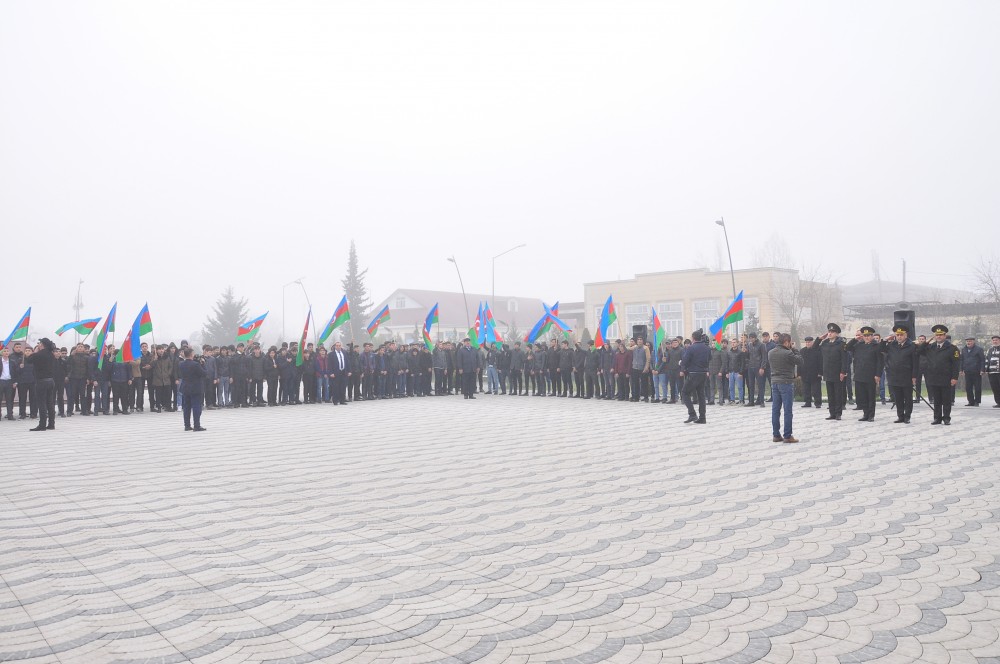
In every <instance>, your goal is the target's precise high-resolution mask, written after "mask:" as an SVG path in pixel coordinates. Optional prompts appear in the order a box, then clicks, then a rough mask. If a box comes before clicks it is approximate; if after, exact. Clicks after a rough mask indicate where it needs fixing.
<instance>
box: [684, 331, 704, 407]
mask: <svg viewBox="0 0 1000 664" xmlns="http://www.w3.org/2000/svg"><path fill="white" fill-rule="evenodd" d="M691 341H692V343H691V347H690V348H688V349H687V352H686V353H684V357H683V358H682V359H681V376H682V377H683V378H684V390H683V392H682V393H681V398H682V399H683V401H684V405H685V406H687V409H688V418H687V420H685V421H684V423H685V424H688V423H694V424H705V390H706V388H707V387H708V365H709V363H710V362H711V361H712V351H711V349H709V347H708V341H707V339H705V334H704V332H703V331H702V330H701V329H697V330H695V331H694V332H692V333H691ZM695 398H697V399H698V414H697V415H696V414H695V412H694V399H695Z"/></svg>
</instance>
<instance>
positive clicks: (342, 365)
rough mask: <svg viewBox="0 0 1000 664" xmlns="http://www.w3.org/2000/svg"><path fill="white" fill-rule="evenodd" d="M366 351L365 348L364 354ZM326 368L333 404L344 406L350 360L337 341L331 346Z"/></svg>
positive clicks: (349, 372) (349, 373)
mask: <svg viewBox="0 0 1000 664" xmlns="http://www.w3.org/2000/svg"><path fill="white" fill-rule="evenodd" d="M368 350H369V349H367V348H366V349H365V352H368ZM326 366H327V369H328V370H329V371H330V379H331V380H330V383H331V384H330V395H331V397H332V398H333V403H335V404H340V405H342V406H346V405H347V380H348V377H350V376H351V373H352V372H351V358H350V357H349V356H348V355H347V351H346V350H344V347H343V346H342V345H341V344H340V342H339V341H338V342H337V343H335V344H333V352H332V353H330V356H329V357H328V358H326ZM366 396H367V397H368V398H370V395H368V394H367V393H366Z"/></svg>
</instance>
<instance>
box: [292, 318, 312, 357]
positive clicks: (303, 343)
mask: <svg viewBox="0 0 1000 664" xmlns="http://www.w3.org/2000/svg"><path fill="white" fill-rule="evenodd" d="M312 313H313V310H312V307H309V313H307V314H306V324H305V326H304V327H303V328H302V338H301V339H299V352H297V353H296V354H295V366H297V367H301V366H302V362H303V360H302V351H303V350H304V349H305V347H306V337H308V336H309V319H310V318H312Z"/></svg>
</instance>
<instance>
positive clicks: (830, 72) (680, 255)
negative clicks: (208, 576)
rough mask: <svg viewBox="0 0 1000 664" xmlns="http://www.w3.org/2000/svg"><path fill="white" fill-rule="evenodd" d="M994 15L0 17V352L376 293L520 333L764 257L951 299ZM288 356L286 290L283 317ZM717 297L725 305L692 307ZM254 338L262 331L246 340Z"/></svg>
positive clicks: (944, 6)
mask: <svg viewBox="0 0 1000 664" xmlns="http://www.w3.org/2000/svg"><path fill="white" fill-rule="evenodd" d="M998 25H1000V3H997V2H994V1H992V0H984V1H982V2H961V1H958V2H947V3H942V2H913V1H900V2H846V3H833V2H753V3H747V2H728V3H725V2H689V3H668V2H662V1H659V0H658V1H656V2H629V3H619V2H614V3H612V2H607V3H598V2H585V1H580V0H573V1H572V2H537V1H529V2H515V1H510V0H507V1H505V2H502V3H482V2H469V1H467V0H456V1H454V2H439V1H430V0H422V1H421V2H411V1H401V2H378V1H367V2H280V3H279V2H274V3H258V2H245V1H242V0H240V1H239V2H201V1H198V2H148V1H141V2H134V1H129V2H85V1H81V2H72V3H67V2H39V1H35V0H31V1H27V0H25V1H21V2H16V1H12V2H5V3H3V4H2V5H0V222H2V229H3V235H4V238H5V243H4V251H3V258H2V264H3V266H4V270H5V275H6V284H5V288H4V289H3V291H2V292H3V295H2V297H0V336H6V334H7V332H8V331H9V328H10V326H12V325H13V324H14V322H15V321H16V319H17V318H18V317H19V316H20V315H21V313H22V312H23V311H24V309H25V308H26V307H27V306H32V307H33V324H32V336H33V337H34V336H36V334H39V333H41V332H40V331H44V332H45V333H50V332H51V331H52V330H54V328H55V327H56V326H58V325H59V324H61V323H64V322H67V321H69V320H72V319H73V302H74V299H75V296H76V287H77V282H78V280H79V279H81V278H82V279H83V280H84V282H85V283H84V284H83V300H84V303H85V307H84V310H83V311H82V315H83V316H84V317H97V316H104V315H105V314H106V313H107V311H108V309H109V308H110V306H111V304H112V303H114V302H115V301H117V302H118V303H119V307H118V308H119V324H120V325H128V324H129V323H131V319H132V317H134V315H135V313H136V312H137V311H138V309H139V307H140V306H141V305H142V303H143V302H145V301H148V302H149V304H150V309H151V313H152V316H153V321H154V325H155V328H156V333H157V340H160V339H168V338H171V337H172V338H175V339H177V338H180V337H181V336H186V335H188V334H189V333H190V332H191V331H193V330H196V329H199V328H200V327H201V325H202V323H203V322H204V319H205V316H206V314H207V313H208V312H209V310H210V308H211V305H212V303H213V302H214V301H215V300H216V299H217V298H218V296H219V294H220V293H221V292H222V290H223V289H224V288H225V287H226V286H228V285H230V284H231V285H233V286H234V287H235V288H236V291H237V293H238V294H239V295H242V296H245V297H247V298H248V299H249V301H250V310H251V311H250V313H251V315H256V314H258V313H262V312H263V311H265V310H270V311H271V318H270V319H269V321H268V324H267V325H266V326H265V330H264V335H265V337H266V338H273V335H274V334H276V332H277V331H278V330H280V327H281V320H280V316H281V309H282V292H283V288H282V286H283V285H284V284H286V283H288V282H290V281H292V280H294V279H296V278H299V277H306V279H305V280H304V284H305V286H306V289H307V290H308V294H309V297H310V299H311V300H312V302H313V304H314V306H315V307H316V310H315V312H314V313H315V315H316V318H317V320H318V321H319V322H320V324H322V323H324V322H325V321H326V319H327V318H328V317H329V315H330V313H331V312H332V309H333V307H334V306H335V305H336V303H337V301H338V300H339V299H340V296H341V294H342V290H341V287H340V279H341V278H342V277H343V274H344V271H345V267H346V261H347V254H348V247H349V243H350V240H351V239H352V238H353V239H354V240H355V241H356V242H357V246H358V251H359V257H360V260H361V263H362V266H366V267H368V268H369V272H368V280H367V284H368V287H369V289H370V291H371V293H372V297H373V299H374V300H378V299H380V298H382V297H384V296H386V295H388V294H389V293H390V292H391V291H392V290H393V289H395V288H397V287H412V288H426V289H441V290H458V279H457V277H456V274H455V269H454V266H453V265H452V264H451V263H449V262H447V261H446V257H448V256H451V255H454V256H455V257H456V258H457V260H458V263H459V265H460V267H461V269H462V277H463V279H464V281H465V287H466V290H468V291H469V292H489V290H490V287H491V281H490V266H491V261H490V257H491V256H493V255H495V254H499V253H500V252H502V251H504V250H506V249H508V248H510V247H512V246H514V245H516V244H519V243H521V242H525V243H527V247H525V248H523V249H519V250H517V251H516V252H512V253H511V254H509V255H507V256H504V257H502V258H500V259H497V261H496V291H497V293H500V294H517V295H523V296H531V297H540V298H543V299H544V300H546V301H555V300H562V301H572V300H579V299H582V296H583V286H582V284H583V283H584V282H590V281H603V280H609V279H615V278H618V277H622V278H626V277H631V276H632V275H634V274H635V273H642V272H654V271H660V270H670V269H679V268H689V267H697V266H711V267H717V266H720V265H725V267H728V265H726V264H725V263H724V261H725V258H724V257H725V246H724V244H722V235H721V229H720V228H719V227H718V226H716V225H715V224H713V221H714V220H715V219H718V218H719V217H720V216H724V217H725V219H726V223H727V227H728V230H729V237H730V241H731V243H732V250H733V261H734V263H735V266H736V268H737V269H738V268H741V267H751V266H752V260H753V255H754V252H755V250H757V249H759V247H760V245H761V244H762V243H764V242H766V240H767V238H768V237H769V236H770V235H771V234H772V233H778V234H780V235H782V236H783V237H784V238H785V241H786V242H787V244H788V247H789V248H790V250H791V252H792V253H793V254H794V256H795V259H796V260H797V261H799V262H801V263H805V264H817V263H822V264H823V265H824V266H826V267H828V268H830V269H831V271H832V272H833V273H834V274H835V275H836V276H837V277H838V278H839V280H840V281H841V282H842V283H855V282H860V281H866V280H868V279H871V278H872V276H873V270H872V251H873V250H876V251H877V252H878V255H879V258H880V260H881V265H882V271H883V278H886V279H892V280H896V281H898V280H899V278H900V260H901V259H903V258H905V259H906V260H907V264H908V267H909V269H910V270H911V272H910V273H909V275H908V278H909V280H910V281H911V282H915V283H940V284H941V285H942V286H947V287H951V288H965V289H970V288H971V286H972V284H971V282H970V280H969V278H968V277H967V276H963V275H967V273H968V266H969V264H970V263H971V262H974V261H975V260H976V259H977V257H978V256H979V254H980V253H984V252H985V253H989V252H990V251H992V250H993V249H992V246H991V245H990V244H988V243H985V242H983V241H982V240H983V239H984V238H985V236H986V235H987V233H988V232H989V231H991V230H993V232H994V233H995V228H996V225H997V222H998V221H1000V215H998V212H1000V189H998V186H997V182H998V177H997V176H998V175H1000V128H998V122H997V118H998V117H1000V85H998V81H1000V40H997V39H996V29H997V26H998ZM285 292H286V294H287V305H288V320H289V322H288V327H289V329H290V330H296V329H301V321H302V319H303V318H304V315H305V311H306V304H305V297H304V295H303V293H302V290H301V289H300V288H299V287H298V286H297V285H293V286H291V287H289V288H288V289H287V290H286V291H285ZM721 295H725V294H724V293H723V294H720V296H721ZM268 326H270V328H269V329H267V328H268Z"/></svg>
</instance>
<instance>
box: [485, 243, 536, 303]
mask: <svg viewBox="0 0 1000 664" xmlns="http://www.w3.org/2000/svg"><path fill="white" fill-rule="evenodd" d="M526 246H528V245H526V244H519V245H517V246H516V247H511V248H510V249H508V250H507V251H504V252H501V253H499V254H497V255H496V256H494V257H493V261H492V267H491V279H490V284H491V285H490V300H491V301H492V303H493V306H496V304H497V302H496V299H497V259H498V258H500V257H501V256H503V255H504V254H509V253H510V252H512V251H514V250H515V249H520V248H521V247H526Z"/></svg>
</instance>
